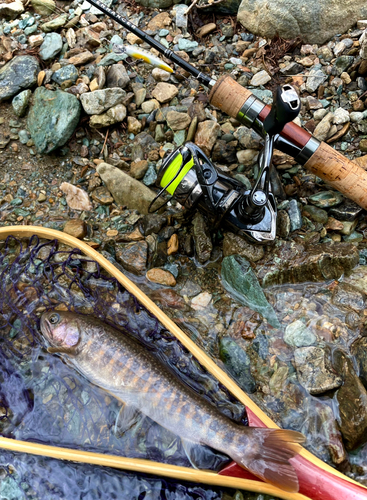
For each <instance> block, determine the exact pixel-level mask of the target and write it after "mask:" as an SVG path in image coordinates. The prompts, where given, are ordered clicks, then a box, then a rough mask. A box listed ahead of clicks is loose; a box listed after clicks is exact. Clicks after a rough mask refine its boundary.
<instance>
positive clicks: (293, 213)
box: [286, 200, 303, 232]
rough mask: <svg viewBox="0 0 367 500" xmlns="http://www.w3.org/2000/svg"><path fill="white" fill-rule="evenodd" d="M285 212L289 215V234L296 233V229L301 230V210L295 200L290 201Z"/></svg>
mask: <svg viewBox="0 0 367 500" xmlns="http://www.w3.org/2000/svg"><path fill="white" fill-rule="evenodd" d="M286 210H287V212H288V215H289V220H290V224H291V227H290V229H291V232H292V231H296V230H297V229H301V227H302V224H303V221H302V214H301V210H300V209H299V207H298V203H297V200H290V202H289V204H288V206H287V209H286Z"/></svg>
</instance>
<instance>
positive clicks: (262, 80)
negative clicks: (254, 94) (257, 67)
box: [250, 70, 271, 87]
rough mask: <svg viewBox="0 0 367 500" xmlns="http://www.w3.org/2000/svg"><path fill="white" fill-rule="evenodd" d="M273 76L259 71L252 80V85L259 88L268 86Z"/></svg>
mask: <svg viewBox="0 0 367 500" xmlns="http://www.w3.org/2000/svg"><path fill="white" fill-rule="evenodd" d="M270 80H271V76H270V75H269V73H267V72H266V71H265V70H262V71H259V72H258V73H256V75H254V76H253V77H252V78H251V80H250V85H253V86H254V87H258V86H260V85H266V84H267V83H268V82H270Z"/></svg>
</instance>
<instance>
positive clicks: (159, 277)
mask: <svg viewBox="0 0 367 500" xmlns="http://www.w3.org/2000/svg"><path fill="white" fill-rule="evenodd" d="M146 277H147V279H148V280H149V281H151V282H152V283H158V284H159V285H165V286H176V280H175V277H174V276H173V274H171V273H170V272H169V271H165V270H164V269H159V268H153V269H149V271H148V272H147V274H146Z"/></svg>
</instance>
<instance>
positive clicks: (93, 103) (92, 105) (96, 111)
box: [80, 87, 126, 115]
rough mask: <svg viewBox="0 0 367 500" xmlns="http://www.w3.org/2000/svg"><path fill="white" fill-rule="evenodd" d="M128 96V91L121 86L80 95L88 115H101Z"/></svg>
mask: <svg viewBox="0 0 367 500" xmlns="http://www.w3.org/2000/svg"><path fill="white" fill-rule="evenodd" d="M125 97H126V92H125V91H124V90H122V89H120V88H118V87H117V88H112V89H103V90H95V91H94V92H86V93H85V94H82V95H81V96H80V100H81V103H82V106H83V109H84V111H85V112H86V113H88V115H100V114H101V113H103V112H104V111H107V110H108V109H110V108H112V106H116V104H120V103H121V102H122V101H123V100H124V98H125Z"/></svg>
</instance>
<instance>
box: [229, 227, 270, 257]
mask: <svg viewBox="0 0 367 500" xmlns="http://www.w3.org/2000/svg"><path fill="white" fill-rule="evenodd" d="M229 255H240V256H241V257H245V258H246V259H247V260H249V261H250V262H256V261H258V260H260V259H262V258H263V256H264V248H263V247H262V246H260V245H252V244H251V243H248V242H247V241H246V240H245V239H244V238H241V236H238V235H236V234H233V233H225V234H224V240H223V256H224V257H227V256H229Z"/></svg>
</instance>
